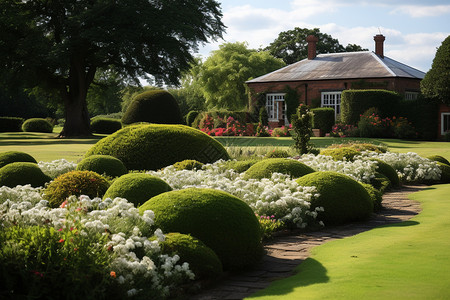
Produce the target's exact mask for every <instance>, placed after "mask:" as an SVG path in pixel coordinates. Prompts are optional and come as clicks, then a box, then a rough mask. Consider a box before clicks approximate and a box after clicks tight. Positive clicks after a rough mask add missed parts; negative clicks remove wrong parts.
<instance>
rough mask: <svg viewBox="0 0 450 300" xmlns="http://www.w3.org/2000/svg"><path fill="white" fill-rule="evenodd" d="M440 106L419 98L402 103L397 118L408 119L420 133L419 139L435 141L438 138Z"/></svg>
mask: <svg viewBox="0 0 450 300" xmlns="http://www.w3.org/2000/svg"><path fill="white" fill-rule="evenodd" d="M438 111H439V105H438V104H437V103H436V101H430V99H424V98H422V97H419V98H418V99H416V100H402V101H400V105H399V109H398V114H397V116H403V117H406V118H408V120H409V121H411V123H412V124H413V125H414V127H415V129H416V131H417V132H418V134H419V136H418V138H420V139H424V140H429V141H433V140H435V139H436V138H437V130H436V128H438V118H436V116H437V114H438Z"/></svg>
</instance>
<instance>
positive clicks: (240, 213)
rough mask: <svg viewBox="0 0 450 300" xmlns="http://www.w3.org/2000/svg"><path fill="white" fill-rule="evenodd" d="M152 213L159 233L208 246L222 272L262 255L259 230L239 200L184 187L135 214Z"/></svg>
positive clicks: (257, 223)
mask: <svg viewBox="0 0 450 300" xmlns="http://www.w3.org/2000/svg"><path fill="white" fill-rule="evenodd" d="M145 210H152V211H153V212H154V213H155V226H156V227H159V228H161V229H162V231H163V232H180V233H185V234H191V235H192V236H194V237H196V238H198V239H200V240H201V241H202V242H204V243H205V244H206V245H207V246H208V247H210V248H211V249H212V250H213V251H214V252H215V253H216V254H217V256H218V257H219V258H220V261H221V262H222V265H223V268H224V269H225V270H233V269H245V268H246V267H248V266H250V265H253V264H254V263H256V262H257V261H258V260H259V258H260V257H261V255H262V246H261V229H260V225H259V221H258V219H257V218H256V216H255V214H254V213H253V211H252V209H251V208H250V207H249V206H248V205H247V204H246V203H245V202H244V201H242V200H241V199H239V198H237V197H235V196H233V195H230V194H228V193H226V192H223V191H219V190H213V189H199V188H188V189H183V190H177V191H171V192H167V193H164V194H160V195H158V196H155V197H153V198H151V199H150V200H149V201H147V202H146V203H144V204H143V205H142V206H141V207H140V208H139V211H140V212H141V213H143V212H144V211H145Z"/></svg>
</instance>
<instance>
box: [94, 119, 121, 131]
mask: <svg viewBox="0 0 450 300" xmlns="http://www.w3.org/2000/svg"><path fill="white" fill-rule="evenodd" d="M121 128H122V122H120V120H117V119H112V118H97V117H96V118H93V119H92V120H91V131H92V133H100V134H111V133H114V132H116V131H117V130H120V129H121Z"/></svg>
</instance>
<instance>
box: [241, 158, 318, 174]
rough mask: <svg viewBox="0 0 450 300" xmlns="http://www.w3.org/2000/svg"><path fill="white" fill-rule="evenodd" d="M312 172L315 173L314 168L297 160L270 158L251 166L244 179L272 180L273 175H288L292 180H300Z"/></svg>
mask: <svg viewBox="0 0 450 300" xmlns="http://www.w3.org/2000/svg"><path fill="white" fill-rule="evenodd" d="M312 172H314V170H313V169H312V168H310V167H308V166H307V165H305V164H303V163H301V162H299V161H297V160H293V159H287V158H268V159H264V160H262V161H260V162H258V163H256V164H254V165H253V166H251V167H250V168H249V169H248V170H247V171H246V172H245V177H244V178H246V179H250V178H254V179H262V178H271V177H272V174H273V173H282V174H288V175H289V176H291V177H292V178H298V177H302V176H303V175H306V174H309V173H312Z"/></svg>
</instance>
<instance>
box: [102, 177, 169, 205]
mask: <svg viewBox="0 0 450 300" xmlns="http://www.w3.org/2000/svg"><path fill="white" fill-rule="evenodd" d="M171 190H172V188H171V187H170V186H169V185H168V184H167V183H166V182H165V181H164V180H162V179H160V178H158V177H156V176H152V175H150V174H145V173H129V174H126V175H123V176H121V177H119V178H117V179H116V180H114V182H113V183H112V184H111V186H110V187H109V188H108V190H107V191H106V193H105V195H104V196H103V198H104V199H106V198H111V199H114V198H116V197H120V198H125V199H127V200H128V201H129V202H131V203H133V204H134V205H135V206H136V207H137V206H139V205H141V204H143V203H145V202H146V201H147V200H148V199H150V198H152V197H154V196H156V195H159V194H161V193H165V192H168V191H171Z"/></svg>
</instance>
